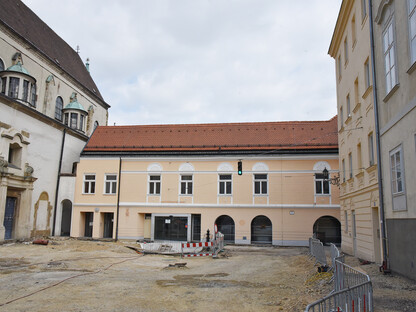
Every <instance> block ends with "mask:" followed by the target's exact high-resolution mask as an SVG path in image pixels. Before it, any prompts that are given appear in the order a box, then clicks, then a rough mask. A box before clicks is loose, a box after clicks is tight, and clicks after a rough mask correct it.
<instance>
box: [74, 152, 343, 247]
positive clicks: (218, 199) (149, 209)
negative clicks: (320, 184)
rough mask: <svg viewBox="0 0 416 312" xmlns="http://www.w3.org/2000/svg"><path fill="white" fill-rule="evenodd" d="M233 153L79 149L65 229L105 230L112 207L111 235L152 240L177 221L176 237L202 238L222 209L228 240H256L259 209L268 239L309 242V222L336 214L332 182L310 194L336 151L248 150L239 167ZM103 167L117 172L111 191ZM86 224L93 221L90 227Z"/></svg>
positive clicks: (333, 168)
mask: <svg viewBox="0 0 416 312" xmlns="http://www.w3.org/2000/svg"><path fill="white" fill-rule="evenodd" d="M239 159H241V158H237V157H233V156H221V157H214V156H201V157H197V156H191V157H186V156H177V157H142V158H134V157H125V158H117V157H95V158H89V157H81V161H80V163H79V164H78V167H77V177H76V192H75V203H74V210H73V221H72V230H71V236H74V237H82V236H89V235H90V236H92V237H94V238H101V237H104V236H106V235H107V236H106V237H108V233H107V232H106V231H108V230H106V229H105V227H106V222H105V220H104V218H105V213H112V214H113V215H112V216H113V220H114V221H113V223H112V233H111V237H112V238H119V239H134V240H139V239H148V240H157V239H160V237H161V236H160V235H164V234H163V233H162V232H161V231H163V229H161V227H162V228H163V227H164V226H166V227H169V226H171V224H172V223H171V222H173V223H175V222H176V221H177V222H182V221H183V222H184V224H185V227H186V230H185V232H186V233H185V232H183V234H184V235H186V237H184V236H182V237H179V236H178V240H187V241H192V240H200V239H203V237H204V236H205V233H206V231H207V230H208V229H209V230H210V232H211V233H213V232H214V224H215V223H218V222H221V219H218V218H219V217H220V216H229V217H230V218H231V219H232V222H233V224H234V227H233V233H229V237H228V240H229V241H233V242H235V243H241V244H249V243H251V242H252V241H253V239H254V240H256V241H258V240H259V237H254V236H255V235H257V234H256V233H253V229H254V228H253V226H255V225H253V224H252V222H253V220H254V219H255V218H256V217H258V216H265V217H267V219H269V220H270V223H271V228H270V237H268V238H267V242H268V243H272V244H274V245H307V242H308V238H309V237H311V236H312V234H313V231H314V225H315V228H317V227H318V228H319V221H318V222H317V220H318V219H319V218H321V217H323V216H331V217H333V218H335V219H336V220H340V213H339V189H338V187H337V186H334V185H330V192H329V194H328V195H320V194H316V190H315V173H321V172H322V170H323V168H325V167H326V168H327V169H330V174H331V175H332V176H334V175H335V174H337V173H338V156H337V155H336V154H326V155H322V154H321V155H319V156H317V155H298V156H293V155H281V156H280V155H279V156H266V157H265V156H263V157H262V156H247V157H246V158H243V159H242V163H243V174H242V175H238V174H237V162H238V160H239ZM109 174H111V175H116V176H117V189H116V191H115V192H114V193H113V194H111V195H108V194H105V192H106V189H105V187H106V185H105V184H106V183H105V179H106V175H107V176H108V175H109ZM256 174H262V175H266V177H267V178H266V180H265V181H264V182H265V183H266V186H265V187H267V191H266V194H255V192H256V191H255V180H254V179H255V175H256ZM92 175H94V177H95V191H94V193H93V194H86V192H85V190H86V189H85V187H86V185H85V183H86V180H85V177H86V176H92ZM220 175H230V176H231V192H230V193H231V194H220V183H221V181H220ZM150 176H160V192H159V194H151V193H152V190H153V192H154V190H155V189H152V190H151V186H150V184H151V183H153V182H152V180H150ZM182 176H191V177H192V178H191V179H192V180H191V181H192V187H190V189H192V191H191V193H192V194H181V193H182V191H183V189H182V188H181V182H183V181H182V180H181V177H182ZM120 177H121V179H120ZM120 180H121V181H120ZM119 182H121V184H120V194H118V186H119V185H118V184H119ZM88 183H90V182H87V185H89V184H88ZM262 187H263V186H262ZM87 188H88V187H87ZM107 191H108V190H107ZM86 213H87V214H86ZM88 213H90V214H88ZM91 216H92V217H91ZM117 216H118V220H117ZM169 217H170V219H169ZM88 218H92V220H91V219H88ZM86 219H87V220H86ZM260 219H261V220H262V221H264V220H267V219H266V218H263V217H261V218H260ZM227 220H229V219H227ZM257 220H259V219H257ZM90 222H91V223H90ZM316 222H317V223H316ZM86 223H87V227H86ZM90 224H91V225H92V229H91V228H90V229H88V226H90ZM178 224H179V223H178ZM228 225H230V224H228V223H227V226H228ZM172 226H173V225H172ZM224 226H225V225H224ZM219 227H220V228H221V225H220V224H219ZM261 227H262V225H260V226H259V227H257V228H256V231H257V230H258V231H260V232H261V233H262V234H261V235H263V234H265V232H264V227H263V229H262V228H261ZM107 228H108V223H107ZM225 228H227V230H229V229H231V227H223V229H225ZM91 230H92V231H91ZM231 230H232V229H231ZM86 231H87V232H88V231H91V233H86ZM267 231H268V230H266V232H267ZM161 233H162V234H161ZM86 234H88V235H86ZM105 234H106V235H105ZM266 234H267V233H266ZM253 235H254V236H253ZM259 235H260V234H259ZM260 240H262V239H260Z"/></svg>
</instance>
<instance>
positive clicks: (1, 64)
mask: <svg viewBox="0 0 416 312" xmlns="http://www.w3.org/2000/svg"><path fill="white" fill-rule="evenodd" d="M3 70H4V63H3V61H2V60H1V59H0V71H3Z"/></svg>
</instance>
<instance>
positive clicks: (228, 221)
mask: <svg viewBox="0 0 416 312" xmlns="http://www.w3.org/2000/svg"><path fill="white" fill-rule="evenodd" d="M215 224H216V225H217V227H218V232H221V233H222V234H224V241H225V242H226V243H232V244H234V243H235V224H234V220H233V218H231V217H230V216H227V215H222V216H219V217H218V218H217V220H215Z"/></svg>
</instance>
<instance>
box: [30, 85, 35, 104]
mask: <svg viewBox="0 0 416 312" xmlns="http://www.w3.org/2000/svg"><path fill="white" fill-rule="evenodd" d="M30 105H32V106H33V107H36V85H35V84H34V83H32V84H31V89H30Z"/></svg>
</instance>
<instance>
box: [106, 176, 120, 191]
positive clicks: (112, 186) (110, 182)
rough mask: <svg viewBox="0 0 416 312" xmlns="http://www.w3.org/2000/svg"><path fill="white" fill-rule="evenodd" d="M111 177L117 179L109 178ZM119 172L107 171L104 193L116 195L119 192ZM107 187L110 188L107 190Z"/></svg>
mask: <svg viewBox="0 0 416 312" xmlns="http://www.w3.org/2000/svg"><path fill="white" fill-rule="evenodd" d="M110 177H115V179H109V178H110ZM117 180H118V179H117V174H115V173H106V174H105V177H104V194H106V195H115V194H116V193H117ZM107 189H108V190H109V191H108V192H107Z"/></svg>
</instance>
